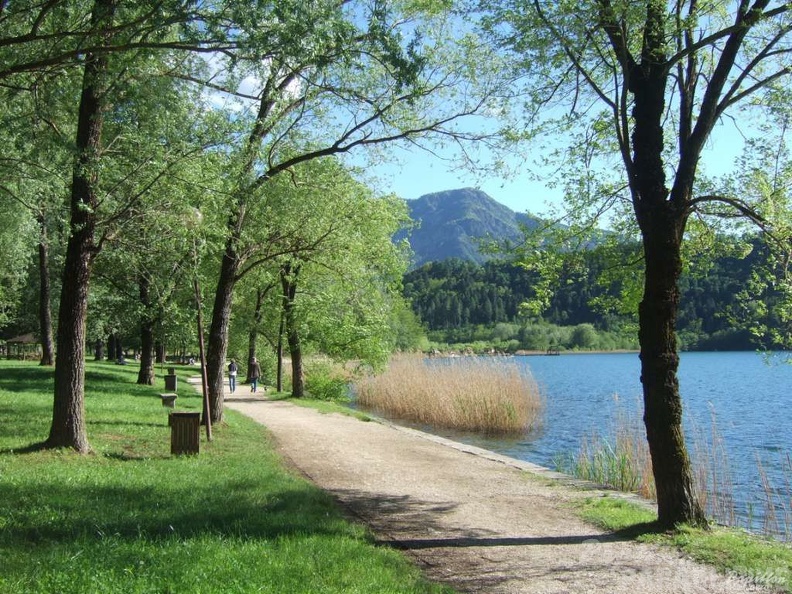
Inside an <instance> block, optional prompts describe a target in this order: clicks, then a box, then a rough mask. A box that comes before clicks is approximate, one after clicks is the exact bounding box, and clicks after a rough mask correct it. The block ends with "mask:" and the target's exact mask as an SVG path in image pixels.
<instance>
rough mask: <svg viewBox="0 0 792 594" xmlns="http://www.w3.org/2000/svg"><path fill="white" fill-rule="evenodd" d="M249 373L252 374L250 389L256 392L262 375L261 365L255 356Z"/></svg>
mask: <svg viewBox="0 0 792 594" xmlns="http://www.w3.org/2000/svg"><path fill="white" fill-rule="evenodd" d="M248 375H249V376H250V391H251V392H255V391H256V388H257V387H258V380H259V378H260V377H261V367H260V366H259V364H258V360H257V359H256V358H255V357H253V361H251V362H250V371H249V372H248Z"/></svg>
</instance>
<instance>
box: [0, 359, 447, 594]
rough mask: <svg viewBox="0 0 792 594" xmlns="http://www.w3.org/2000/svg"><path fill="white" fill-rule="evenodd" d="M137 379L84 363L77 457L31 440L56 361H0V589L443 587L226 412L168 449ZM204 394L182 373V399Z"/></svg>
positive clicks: (122, 370) (45, 414)
mask: <svg viewBox="0 0 792 594" xmlns="http://www.w3.org/2000/svg"><path fill="white" fill-rule="evenodd" d="M187 371H189V372H192V373H194V369H190V370H185V373H186V372H187ZM179 373H182V371H181V370H180V371H179ZM135 376H136V370H135V369H134V367H119V366H115V365H112V364H101V363H100V364H94V363H89V365H88V373H87V390H86V408H87V421H88V437H89V441H90V443H91V445H92V447H93V449H94V453H93V454H91V455H88V456H78V455H76V454H73V453H71V452H68V451H42V450H37V449H36V448H35V447H32V446H34V444H36V443H37V442H40V441H42V440H43V439H44V438H45V437H46V436H47V433H48V430H49V423H50V418H51V409H52V371H51V370H47V369H42V368H39V367H37V366H35V365H33V364H29V363H28V364H20V363H13V362H5V361H3V362H0V425H1V426H2V427H3V431H2V433H1V434H0V494H2V497H0V558H1V559H2V560H3V561H2V567H3V570H2V572H0V592H13V593H39V592H40V593H51V592H62V593H72V592H73V593H75V594H76V593H80V594H85V593H93V592H96V593H104V592H123V593H130V592H137V593H143V592H157V593H163V592H174V593H175V592H201V593H212V592H218V593H220V592H222V593H228V592H273V593H275V592H277V593H283V592H344V593H348V592H372V593H373V592H376V593H380V592H449V590H446V589H444V588H441V587H439V586H434V585H430V584H426V583H425V582H424V581H423V580H422V578H421V576H420V574H419V573H418V571H417V570H416V569H415V568H414V567H413V566H411V565H410V564H408V563H407V562H406V560H405V559H404V558H403V557H402V556H401V554H400V553H397V552H394V551H391V550H388V549H384V548H380V547H375V546H374V545H373V544H372V543H371V541H370V539H369V537H368V535H367V534H366V533H365V531H364V530H363V529H362V528H361V527H359V526H356V525H351V524H349V523H348V522H347V521H345V520H344V519H343V518H342V517H341V516H340V514H339V513H338V510H337V509H336V506H335V505H334V502H333V501H332V499H331V498H330V497H329V496H327V495H325V494H324V493H322V492H321V491H319V490H318V489H316V488H315V487H313V486H312V485H310V484H309V483H307V482H306V481H304V480H302V479H300V478H297V477H295V476H293V475H292V474H290V473H288V472H286V471H284V469H283V468H282V467H281V464H280V461H279V460H278V458H277V457H276V456H275V454H274V453H273V451H272V448H271V445H270V443H269V442H268V440H267V436H266V435H265V433H264V431H263V429H262V428H261V427H260V426H259V425H257V424H255V423H253V422H252V421H250V420H248V419H246V418H244V417H242V416H240V415H237V414H235V413H233V412H232V411H229V412H228V413H227V421H226V422H225V423H224V424H222V425H220V426H217V427H215V439H214V441H213V442H212V443H206V441H205V439H204V436H203V434H202V436H201V453H200V454H199V455H198V456H190V457H171V456H170V454H169V449H170V441H169V440H170V432H169V428H168V426H167V415H166V409H164V408H163V407H162V406H161V404H160V400H159V398H158V397H157V394H158V392H160V391H162V390H161V389H160V387H161V386H159V385H158V387H152V386H136V385H134V381H135ZM181 379H182V380H183V379H184V376H182V378H181ZM157 381H158V384H159V382H161V379H159V378H158V380H157ZM200 404H201V402H200V397H199V396H198V395H197V394H195V393H194V391H193V390H192V388H190V387H188V386H187V385H186V384H185V383H184V382H183V381H181V382H180V386H179V400H178V405H179V406H178V408H179V409H184V410H200Z"/></svg>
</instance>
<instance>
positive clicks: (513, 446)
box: [435, 352, 792, 529]
mask: <svg viewBox="0 0 792 594" xmlns="http://www.w3.org/2000/svg"><path fill="white" fill-rule="evenodd" d="M464 360H465V358H464V357H461V358H456V359H448V360H446V362H447V363H448V364H449V365H464ZM514 360H515V361H517V362H518V364H519V365H520V366H521V368H522V369H524V370H525V371H526V372H530V373H531V374H532V375H533V377H534V379H535V380H536V382H537V383H538V384H539V387H540V390H541V392H542V394H543V395H544V398H545V402H546V410H545V415H544V422H543V427H542V429H540V430H539V431H537V432H536V433H534V434H530V435H525V436H522V437H520V438H516V439H487V438H483V437H480V436H476V435H470V434H459V433H448V432H442V431H435V432H437V433H440V434H443V435H445V436H447V437H450V438H452V439H455V440H458V441H463V442H466V443H470V444H473V445H477V446H479V447H483V448H486V449H489V450H493V451H496V452H499V453H502V454H505V455H508V456H511V457H513V458H518V459H521V460H527V461H530V462H534V463H537V464H540V465H543V466H547V467H550V468H554V467H555V461H556V460H557V458H558V456H559V455H563V454H565V453H573V452H575V451H577V450H578V449H579V447H580V443H581V440H582V439H583V438H584V437H585V436H586V435H589V436H590V435H592V434H601V435H607V433H608V428H609V427H611V426H612V424H613V421H614V419H615V417H616V416H617V415H618V414H619V413H620V412H621V413H627V414H632V416H633V418H634V419H635V420H636V422H638V423H641V422H642V421H641V414H642V404H641V400H642V393H641V384H640V381H639V375H640V361H639V359H638V355H637V354H635V353H629V354H626V353H612V354H611V353H608V354H562V355H560V356H517V357H514ZM679 382H680V391H681V394H682V399H683V403H684V406H685V411H684V415H685V416H684V424H685V430H686V434H687V438H688V444H689V447H691V449H692V444H693V443H694V442H696V443H699V444H702V442H706V443H705V444H704V445H707V444H711V442H712V435H713V432H712V428H713V418H714V419H715V427H717V433H718V434H719V435H720V437H722V442H723V446H724V448H725V451H726V459H727V460H728V465H729V467H730V469H731V478H732V483H733V497H734V502H735V510H736V513H737V515H738V520H739V522H738V523H739V524H740V525H742V526H750V527H753V528H757V527H759V528H761V525H762V522H764V521H765V520H766V519H767V518H765V516H764V511H763V510H764V508H765V506H764V504H763V502H764V500H765V490H764V489H763V487H762V476H761V473H760V471H759V466H760V464H759V462H760V463H761V466H762V467H763V469H764V472H765V473H766V476H767V477H768V479H769V480H770V482H771V484H772V485H774V486H775V487H776V488H778V489H779V491H780V493H779V494H778V500H777V501H776V506H775V508H776V511H775V513H776V514H777V517H778V523H779V525H780V527H781V528H782V529H783V528H784V526H785V525H786V526H788V527H792V521H790V520H792V501H790V495H791V494H792V488H790V484H789V481H790V480H792V470H790V469H789V467H788V465H789V464H790V460H789V456H790V454H792V431H790V429H792V423H791V422H790V421H791V420H792V413H790V405H791V404H792V396H791V395H790V387H792V365H790V364H787V363H785V362H784V359H783V358H781V357H772V358H768V357H766V356H763V355H761V354H757V353H754V352H726V353H682V355H681V361H680V366H679ZM716 439H718V438H717V437H716Z"/></svg>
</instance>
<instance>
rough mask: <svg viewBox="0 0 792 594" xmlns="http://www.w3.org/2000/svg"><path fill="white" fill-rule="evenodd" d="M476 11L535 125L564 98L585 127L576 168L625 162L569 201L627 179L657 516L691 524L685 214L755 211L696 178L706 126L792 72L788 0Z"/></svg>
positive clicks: (567, 123) (616, 196)
mask: <svg viewBox="0 0 792 594" xmlns="http://www.w3.org/2000/svg"><path fill="white" fill-rule="evenodd" d="M485 4H487V3H485ZM485 8H486V9H487V10H488V11H489V14H490V16H491V17H492V20H491V21H489V25H490V31H491V32H492V33H493V36H494V37H495V38H497V40H498V43H500V44H501V47H502V48H504V50H505V51H509V52H511V53H512V56H513V58H514V60H515V62H514V63H515V64H516V66H517V68H518V69H519V70H521V71H524V72H527V73H528V76H529V77H530V80H531V83H532V85H533V86H532V88H531V93H532V99H533V106H534V107H533V109H534V111H533V113H532V114H531V116H532V118H534V119H533V120H532V123H535V124H536V125H537V126H538V127H541V122H540V120H541V119H542V118H543V117H544V122H545V123H546V122H547V121H548V120H550V119H552V115H557V114H558V111H557V108H559V107H561V106H565V107H566V108H567V110H568V111H567V114H568V115H566V116H565V117H563V118H561V119H562V120H563V126H564V128H562V129H565V128H566V129H569V127H575V129H578V130H581V129H582V130H585V132H586V136H585V143H582V144H581V145H579V146H578V147H577V148H578V149H579V150H578V154H579V155H582V154H585V155H586V156H587V157H588V161H586V162H585V163H583V164H584V165H585V166H584V167H581V169H583V170H584V173H589V172H590V171H591V169H589V167H591V164H592V162H595V161H596V160H597V159H598V158H599V159H604V158H605V157H602V156H601V155H603V154H604V153H606V152H607V150H608V149H610V148H612V149H613V151H614V152H613V153H611V154H615V155H618V157H619V158H620V159H621V161H622V163H623V167H624V179H623V181H622V180H614V179H613V178H612V177H611V179H610V180H606V183H604V184H600V185H596V183H595V182H596V180H595V179H594V178H592V177H587V178H585V179H587V181H588V182H590V184H589V185H588V186H587V187H586V188H580V189H582V190H588V193H586V192H585V191H584V192H583V194H582V195H581V194H578V195H577V196H573V197H572V198H574V199H577V200H582V199H583V198H584V197H588V198H590V199H592V202H591V203H590V204H591V205H592V209H593V210H595V211H598V212H599V211H602V210H603V209H605V208H607V207H608V206H609V205H614V204H615V205H619V204H623V203H622V202H620V199H621V197H622V196H623V195H624V194H623V192H620V191H619V186H620V185H621V184H623V187H625V188H626V191H627V193H628V195H627V203H628V204H630V205H631V209H632V216H633V217H634V221H635V222H636V223H637V225H638V227H639V229H640V236H641V241H642V247H643V254H642V255H643V263H644V277H643V278H644V284H643V297H642V300H641V303H640V305H639V308H638V311H639V341H640V347H641V354H640V358H641V381H642V384H643V392H644V421H645V425H646V432H647V440H648V443H649V448H650V452H651V456H652V463H653V470H654V476H655V481H656V484H657V500H658V512H659V522H660V524H661V525H663V526H673V525H675V524H677V523H679V522H692V523H697V524H700V523H703V522H704V517H703V513H702V510H701V509H700V507H699V506H698V504H697V503H696V501H695V498H694V497H693V488H692V478H691V472H690V463H689V458H688V455H687V450H686V447H685V442H684V437H683V434H682V425H681V420H682V404H681V398H680V394H679V383H678V380H677V367H678V362H679V359H678V355H677V337H676V331H675V323H676V317H677V312H678V309H679V289H678V281H679V278H680V274H681V272H682V270H683V252H682V246H683V241H684V237H685V234H686V230H687V228H688V223H689V221H690V220H691V217H696V218H699V217H702V218H706V217H707V216H711V215H714V216H729V217H733V216H734V215H740V216H747V217H749V218H752V219H754V220H759V217H758V216H757V212H758V211H757V209H756V208H755V205H752V204H750V203H749V202H748V201H747V199H746V198H745V197H742V196H733V195H725V194H713V193H707V192H704V193H700V192H698V191H697V187H696V184H695V182H696V179H697V171H698V168H699V163H700V159H701V156H702V151H703V150H704V148H705V146H706V144H707V142H708V141H709V139H710V137H711V135H712V133H713V130H714V128H715V126H716V125H717V123H718V122H719V121H720V120H722V119H723V118H724V117H727V115H728V114H729V113H732V112H734V111H735V110H736V109H737V108H738V107H740V106H744V107H746V109H747V108H748V107H749V101H752V102H753V103H754V104H756V105H757V106H758V107H759V108H761V107H762V105H761V104H762V102H763V101H762V99H763V93H764V92H766V91H770V90H772V89H773V88H774V87H776V86H777V85H780V84H783V83H784V81H785V80H786V79H787V77H788V76H789V74H790V72H792V71H791V70H790V68H789V67H788V55H789V53H790V45H789V35H788V34H789V31H790V24H789V19H788V12H789V10H790V8H792V7H790V5H789V4H787V3H785V2H771V1H769V0H753V1H750V0H740V1H739V2H733V3H731V2H700V1H698V0H689V1H679V2H665V1H663V0H644V1H641V2H633V1H630V2H627V1H622V0H592V1H590V2H582V3H571V2H540V1H539V0H518V1H511V2H505V3H498V4H497V5H496V4H494V3H493V4H487V6H485ZM502 22H505V23H507V24H508V25H506V26H505V25H503V24H502ZM494 24H497V28H496V27H495V26H494ZM554 108H556V110H554ZM555 123H556V124H558V123H559V121H558V120H556V122H555ZM577 163H578V164H580V163H582V162H581V161H577ZM600 163H601V164H603V161H602V160H600ZM580 178H581V176H578V179H580ZM595 186H596V187H595ZM669 186H670V187H669Z"/></svg>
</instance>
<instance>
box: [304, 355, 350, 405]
mask: <svg viewBox="0 0 792 594" xmlns="http://www.w3.org/2000/svg"><path fill="white" fill-rule="evenodd" d="M305 389H306V391H307V392H308V395H309V396H310V397H311V398H316V399H317V400H328V401H332V402H348V401H349V400H350V395H349V380H348V379H347V378H346V377H345V375H344V373H343V370H342V369H340V368H338V367H335V366H333V365H332V363H330V362H326V361H315V362H311V364H310V365H309V366H308V368H307V369H306V372H305Z"/></svg>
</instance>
